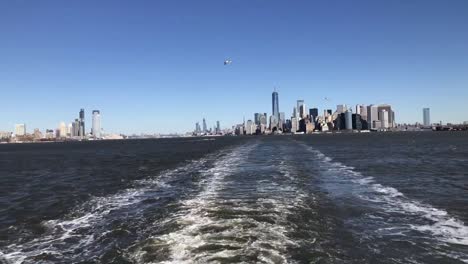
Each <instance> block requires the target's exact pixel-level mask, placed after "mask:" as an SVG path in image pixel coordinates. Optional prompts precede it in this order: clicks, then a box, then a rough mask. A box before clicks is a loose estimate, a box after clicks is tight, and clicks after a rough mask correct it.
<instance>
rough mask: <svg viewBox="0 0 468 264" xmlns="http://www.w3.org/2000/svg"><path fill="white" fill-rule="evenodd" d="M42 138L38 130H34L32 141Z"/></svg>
mask: <svg viewBox="0 0 468 264" xmlns="http://www.w3.org/2000/svg"><path fill="white" fill-rule="evenodd" d="M41 138H42V133H41V131H40V130H39V128H35V129H34V134H33V139H34V140H40V139H41Z"/></svg>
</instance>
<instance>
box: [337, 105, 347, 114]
mask: <svg viewBox="0 0 468 264" xmlns="http://www.w3.org/2000/svg"><path fill="white" fill-rule="evenodd" d="M347 110H348V108H347V107H346V105H345V104H340V105H337V106H336V112H337V113H338V114H341V113H344V112H346V111H347Z"/></svg>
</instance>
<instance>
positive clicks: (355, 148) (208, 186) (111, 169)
mask: <svg viewBox="0 0 468 264" xmlns="http://www.w3.org/2000/svg"><path fill="white" fill-rule="evenodd" d="M2 262H5V263H210V262H211V263H467V262H468V134H466V133H431V132H427V133H388V134H335V135H312V136H305V135H304V136H265V137H218V138H189V139H161V140H129V141H109V142H82V143H57V144H22V145H2V146H0V263H2Z"/></svg>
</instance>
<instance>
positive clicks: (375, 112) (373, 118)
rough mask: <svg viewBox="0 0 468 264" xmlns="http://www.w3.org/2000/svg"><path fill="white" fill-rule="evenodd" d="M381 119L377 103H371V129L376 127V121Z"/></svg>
mask: <svg viewBox="0 0 468 264" xmlns="http://www.w3.org/2000/svg"><path fill="white" fill-rule="evenodd" d="M378 120H379V110H378V107H377V106H376V105H369V106H368V107H367V123H368V126H369V129H374V128H375V127H376V126H375V122H376V121H378Z"/></svg>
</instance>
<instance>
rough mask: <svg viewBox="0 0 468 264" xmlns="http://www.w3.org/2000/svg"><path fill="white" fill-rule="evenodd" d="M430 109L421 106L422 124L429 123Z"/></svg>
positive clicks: (427, 124)
mask: <svg viewBox="0 0 468 264" xmlns="http://www.w3.org/2000/svg"><path fill="white" fill-rule="evenodd" d="M430 111H431V110H430V109H429V108H423V124H424V126H430V125H431V112H430Z"/></svg>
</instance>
